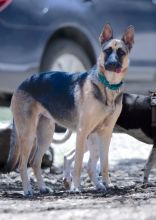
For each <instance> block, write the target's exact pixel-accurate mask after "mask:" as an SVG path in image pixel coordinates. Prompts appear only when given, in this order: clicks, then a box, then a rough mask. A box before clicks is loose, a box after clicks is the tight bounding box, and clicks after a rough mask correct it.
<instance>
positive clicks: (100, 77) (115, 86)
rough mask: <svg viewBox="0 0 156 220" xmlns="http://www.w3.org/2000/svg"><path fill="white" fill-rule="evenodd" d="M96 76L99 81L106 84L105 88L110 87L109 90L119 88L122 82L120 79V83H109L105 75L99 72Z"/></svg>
mask: <svg viewBox="0 0 156 220" xmlns="http://www.w3.org/2000/svg"><path fill="white" fill-rule="evenodd" d="M98 78H99V80H100V82H101V83H102V84H103V85H104V86H106V87H107V88H109V89H111V90H117V89H119V88H120V87H121V86H122V84H123V82H122V81H121V82H120V83H117V84H110V83H109V81H108V80H107V79H106V77H105V76H104V75H102V74H100V73H99V74H98Z"/></svg>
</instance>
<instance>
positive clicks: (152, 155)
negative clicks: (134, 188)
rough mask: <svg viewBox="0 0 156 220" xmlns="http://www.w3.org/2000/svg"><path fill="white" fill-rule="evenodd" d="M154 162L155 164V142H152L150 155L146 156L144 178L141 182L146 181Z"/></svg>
mask: <svg viewBox="0 0 156 220" xmlns="http://www.w3.org/2000/svg"><path fill="white" fill-rule="evenodd" d="M154 164H156V144H154V146H153V148H152V150H151V152H150V155H149V157H148V160H147V162H146V165H145V168H144V178H143V183H147V182H148V178H149V174H150V171H151V169H152V168H153V166H154Z"/></svg>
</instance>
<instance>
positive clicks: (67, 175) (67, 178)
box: [63, 149, 75, 189]
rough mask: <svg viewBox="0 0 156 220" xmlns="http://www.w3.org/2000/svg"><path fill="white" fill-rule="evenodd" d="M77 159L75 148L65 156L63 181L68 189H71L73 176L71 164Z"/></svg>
mask: <svg viewBox="0 0 156 220" xmlns="http://www.w3.org/2000/svg"><path fill="white" fill-rule="evenodd" d="M74 159H75V149H73V150H72V151H71V152H69V153H68V154H66V155H65V156H64V165H63V183H64V187H65V188H66V189H69V188H70V186H71V181H72V176H71V165H72V162H73V161H74Z"/></svg>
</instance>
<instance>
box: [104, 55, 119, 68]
mask: <svg viewBox="0 0 156 220" xmlns="http://www.w3.org/2000/svg"><path fill="white" fill-rule="evenodd" d="M104 66H105V69H106V70H109V71H116V69H118V68H121V63H120V62H119V60H118V57H117V55H116V53H112V54H111V55H110V56H109V57H108V58H107V60H106V61H105V64H104Z"/></svg>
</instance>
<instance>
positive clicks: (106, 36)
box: [99, 23, 113, 45]
mask: <svg viewBox="0 0 156 220" xmlns="http://www.w3.org/2000/svg"><path fill="white" fill-rule="evenodd" d="M112 38H113V30H112V27H111V25H110V24H108V23H107V24H105V26H104V28H103V31H102V33H101V34H100V37H99V41H100V44H101V45H102V44H103V43H105V42H106V41H108V40H110V39H112Z"/></svg>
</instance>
